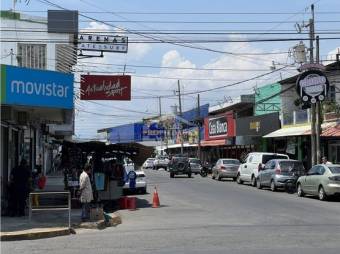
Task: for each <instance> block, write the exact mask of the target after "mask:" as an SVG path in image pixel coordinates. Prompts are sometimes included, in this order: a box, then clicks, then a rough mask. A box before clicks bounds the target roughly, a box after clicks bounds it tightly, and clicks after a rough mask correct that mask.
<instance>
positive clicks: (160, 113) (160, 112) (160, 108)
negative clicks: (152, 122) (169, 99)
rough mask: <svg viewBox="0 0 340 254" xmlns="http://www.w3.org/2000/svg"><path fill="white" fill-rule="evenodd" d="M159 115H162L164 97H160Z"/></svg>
mask: <svg viewBox="0 0 340 254" xmlns="http://www.w3.org/2000/svg"><path fill="white" fill-rule="evenodd" d="M158 105H159V116H160V117H161V116H162V97H158Z"/></svg>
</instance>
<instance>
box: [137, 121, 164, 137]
mask: <svg viewBox="0 0 340 254" xmlns="http://www.w3.org/2000/svg"><path fill="white" fill-rule="evenodd" d="M142 139H143V140H144V141H146V140H156V141H157V140H162V139H164V128H163V127H162V126H159V124H158V123H151V124H144V125H143V133H142Z"/></svg>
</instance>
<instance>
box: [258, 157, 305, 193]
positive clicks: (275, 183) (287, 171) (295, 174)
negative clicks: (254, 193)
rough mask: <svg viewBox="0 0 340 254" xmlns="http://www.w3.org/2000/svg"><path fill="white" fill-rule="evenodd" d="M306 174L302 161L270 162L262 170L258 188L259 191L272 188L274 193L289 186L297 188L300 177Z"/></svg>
mask: <svg viewBox="0 0 340 254" xmlns="http://www.w3.org/2000/svg"><path fill="white" fill-rule="evenodd" d="M304 174H305V168H304V167H303V164H302V162H301V161H296V160H289V159H275V160H270V161H268V162H267V163H266V164H265V166H264V167H263V168H260V171H259V174H258V176H257V179H256V186H257V188H258V189H261V188H262V187H270V189H271V190H272V191H276V190H277V189H279V188H286V187H288V184H290V186H295V185H296V181H297V179H298V178H299V176H302V175H304ZM294 189H295V188H294Z"/></svg>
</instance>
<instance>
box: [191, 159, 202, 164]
mask: <svg viewBox="0 0 340 254" xmlns="http://www.w3.org/2000/svg"><path fill="white" fill-rule="evenodd" d="M190 163H195V164H201V161H200V160H199V159H190Z"/></svg>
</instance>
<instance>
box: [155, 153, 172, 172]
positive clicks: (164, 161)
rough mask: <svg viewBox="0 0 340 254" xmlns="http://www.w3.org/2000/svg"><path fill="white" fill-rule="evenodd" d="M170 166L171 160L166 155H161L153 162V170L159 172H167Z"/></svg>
mask: <svg viewBox="0 0 340 254" xmlns="http://www.w3.org/2000/svg"><path fill="white" fill-rule="evenodd" d="M168 166H169V158H168V157H167V156H164V155H159V156H157V157H156V159H155V160H154V162H153V169H155V170H157V169H159V168H164V169H165V170H167V169H168Z"/></svg>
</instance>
